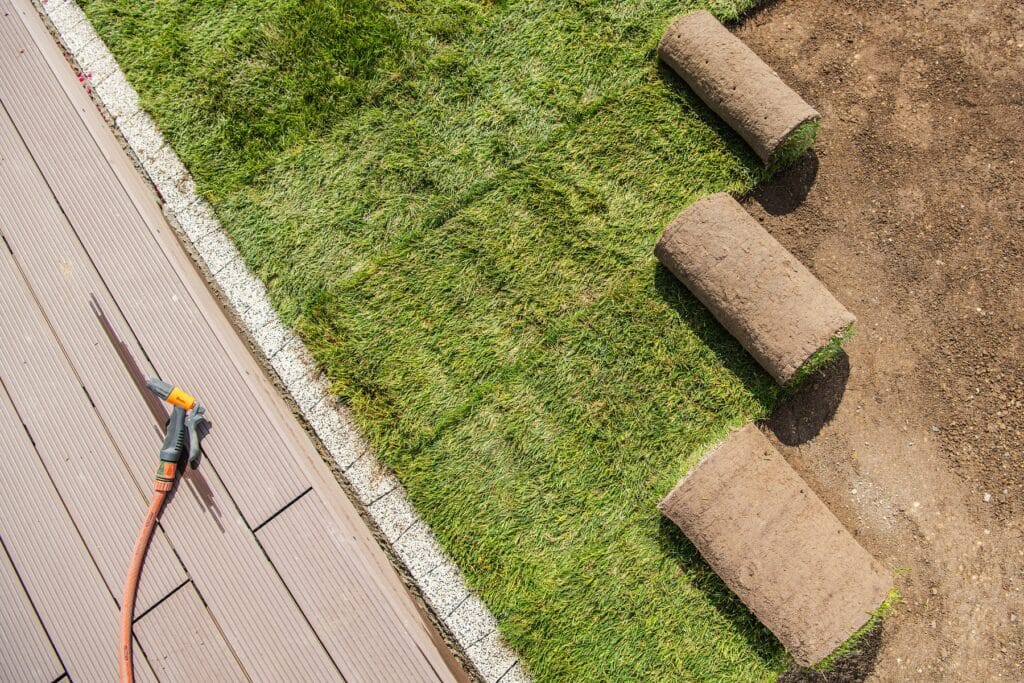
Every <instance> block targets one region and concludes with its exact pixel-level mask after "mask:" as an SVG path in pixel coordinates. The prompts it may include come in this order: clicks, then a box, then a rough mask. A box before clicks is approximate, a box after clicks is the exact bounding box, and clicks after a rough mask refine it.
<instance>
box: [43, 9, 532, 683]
mask: <svg viewBox="0 0 1024 683" xmlns="http://www.w3.org/2000/svg"><path fill="white" fill-rule="evenodd" d="M40 1H41V2H42V3H43V4H41V5H40V9H41V12H42V13H43V14H44V15H45V16H46V17H47V18H48V19H49V21H50V24H51V25H52V27H53V29H54V30H55V32H56V34H57V35H58V37H59V38H60V41H61V42H62V43H63V46H64V48H65V50H66V51H67V52H68V53H70V54H71V55H72V56H73V57H74V58H75V60H76V62H77V63H78V66H79V68H80V69H81V74H80V80H81V81H82V85H83V87H85V88H86V89H87V90H89V91H90V92H93V93H94V94H95V95H96V97H97V98H98V99H99V100H100V101H101V102H102V104H103V106H104V107H105V108H106V111H107V113H108V114H109V115H110V117H111V118H112V119H113V121H114V125H115V126H116V127H117V129H118V130H119V131H120V133H121V135H122V136H123V137H124V139H125V141H126V142H127V144H128V146H129V148H130V149H131V151H132V152H133V154H134V155H135V157H136V158H137V160H138V161H139V163H140V164H141V166H142V168H143V169H144V170H145V172H146V173H147V174H148V175H149V177H150V180H151V181H152V183H153V185H154V186H155V187H156V190H157V192H158V193H159V195H160V197H161V199H162V202H163V206H164V212H165V213H166V214H167V215H168V217H169V218H171V219H172V220H171V223H172V225H175V227H176V228H177V229H178V230H179V233H180V234H181V237H182V238H183V239H184V240H185V241H186V242H187V243H188V244H190V245H191V246H192V248H193V249H194V251H195V253H196V254H197V255H198V256H199V258H200V259H201V260H202V261H203V263H204V265H205V266H206V268H207V269H208V271H209V272H210V274H211V275H212V276H213V280H214V282H216V284H217V286H218V287H219V288H220V290H221V292H222V293H223V297H224V300H225V303H226V304H227V305H228V306H230V308H231V309H232V311H233V312H234V314H235V315H236V316H237V318H238V319H239V320H240V321H241V322H242V324H244V325H245V327H246V331H247V332H248V334H249V336H250V338H251V339H252V341H253V342H254V343H255V345H256V346H257V348H258V349H259V351H260V352H261V353H262V354H263V356H264V358H265V360H266V361H267V362H268V363H269V365H270V366H271V367H272V368H273V369H274V371H275V372H276V373H277V375H278V376H279V377H280V379H281V382H282V383H283V385H284V386H285V388H286V389H287V391H288V393H289V394H290V395H291V397H292V399H293V400H294V401H295V404H296V405H297V406H298V408H299V411H300V412H301V413H302V416H303V418H304V419H305V420H306V422H307V423H308V425H309V426H310V427H311V428H312V430H313V432H314V433H315V434H316V436H317V437H318V438H319V439H320V441H321V443H322V444H323V446H324V448H325V449H326V450H327V451H328V452H329V453H330V455H331V457H332V458H333V460H334V463H335V465H336V466H337V469H338V470H339V471H340V472H341V473H342V476H343V477H344V478H345V480H346V482H347V483H348V485H349V486H350V487H351V488H352V490H353V491H354V492H355V494H356V496H357V497H358V499H359V502H360V503H361V504H362V505H363V506H364V509H365V510H366V512H367V513H368V515H369V517H370V518H371V519H372V520H373V521H374V523H375V524H376V525H377V527H378V529H379V530H380V532H381V534H382V535H383V537H384V538H386V539H387V542H388V543H389V544H390V546H391V549H392V551H393V552H392V554H393V556H395V557H397V558H398V559H399V560H400V561H401V562H402V564H403V565H404V569H405V571H406V573H407V574H408V575H409V576H411V577H412V579H413V580H414V581H415V583H416V585H417V586H418V587H419V590H420V592H421V593H422V595H423V597H424V598H425V600H426V602H427V603H428V604H429V606H430V608H431V609H432V610H433V612H434V615H435V616H436V618H437V619H438V621H439V622H440V623H441V624H443V626H444V627H445V628H446V629H447V630H448V631H449V633H450V634H451V635H452V637H453V638H454V640H455V641H456V642H457V643H458V644H459V646H460V647H461V648H462V650H463V652H464V653H465V655H466V657H467V658H468V659H469V660H470V661H471V662H472V664H473V666H475V667H476V669H477V672H478V673H479V674H480V675H481V677H482V678H483V680H485V681H487V682H488V683H519V682H526V681H530V680H531V679H530V676H529V674H528V673H527V672H526V669H525V668H524V666H523V665H522V663H521V662H519V661H518V658H517V656H516V654H515V653H514V652H513V650H512V649H511V647H509V645H508V644H507V643H506V642H505V641H504V639H503V638H502V637H501V634H500V633H499V631H498V624H497V621H496V620H495V618H494V616H493V615H492V614H491V613H490V610H488V609H487V607H486V605H484V603H483V602H482V601H481V600H480V599H479V597H477V596H476V595H474V594H473V593H472V592H471V591H470V590H469V589H468V587H467V586H466V583H465V580H464V578H463V576H462V572H461V571H460V570H459V568H458V566H456V565H455V563H454V562H453V561H452V560H451V558H450V557H448V555H447V554H446V553H445V552H444V550H443V549H442V548H441V546H440V544H439V543H438V542H437V539H436V538H435V537H434V534H433V532H432V531H431V530H430V527H429V526H428V525H427V523H426V522H425V521H423V519H422V518H421V517H420V516H419V514H418V513H417V512H416V510H415V509H414V508H413V506H412V503H411V502H410V501H409V498H408V496H407V494H406V492H405V490H404V489H403V488H402V486H401V484H400V483H399V482H398V480H397V478H396V477H395V476H394V475H393V474H392V473H391V472H390V471H389V470H388V468H387V467H386V466H385V465H384V464H383V463H382V462H381V461H380V460H379V459H378V458H377V456H376V455H375V454H374V453H373V452H372V450H371V449H370V447H369V446H368V444H367V443H366V442H365V441H364V440H363V439H362V437H361V436H360V435H359V433H358V431H357V429H356V426H355V423H354V422H353V420H352V417H351V415H350V414H349V413H348V411H347V409H345V408H344V407H342V406H339V405H336V404H335V403H334V402H333V401H332V400H331V399H330V393H329V391H328V386H327V383H326V382H325V381H324V379H323V377H322V376H321V374H320V372H319V371H318V370H317V368H316V365H315V363H314V362H313V359H312V357H311V356H310V354H309V352H308V351H307V350H306V348H305V345H304V344H303V343H302V341H301V340H299V339H298V338H297V337H296V336H295V335H294V334H292V333H291V331H290V330H288V328H287V327H285V325H284V324H283V323H282V322H281V320H280V319H279V318H278V316H277V313H276V312H275V311H274V309H273V306H272V305H271V303H270V299H269V298H268V297H267V291H266V288H265V287H264V285H263V283H262V282H260V281H259V279H257V278H256V277H255V276H254V275H253V274H252V273H251V272H250V271H249V269H248V268H247V267H246V265H245V263H244V261H243V260H242V257H241V255H240V254H239V252H238V250H237V248H236V247H235V245H234V242H232V241H231V238H230V237H228V236H227V234H226V233H225V232H224V230H223V228H222V227H221V225H220V223H219V222H218V221H217V218H216V216H215V215H214V213H213V210H212V208H211V207H210V206H209V204H207V202H206V201H205V200H204V199H203V198H201V197H200V196H199V195H198V194H196V192H195V183H194V181H193V180H192V176H191V175H190V174H189V172H188V170H187V169H186V168H185V166H184V165H183V164H182V163H181V160H179V159H178V156H177V154H175V152H174V150H173V149H171V148H170V146H169V145H168V144H167V143H166V142H165V141H164V138H163V135H162V134H161V133H160V131H159V130H158V129H157V128H156V125H155V124H154V123H153V121H152V119H151V118H150V117H149V115H148V114H146V112H145V111H143V110H142V109H141V108H140V106H139V97H138V94H137V93H136V92H135V89H134V88H133V87H132V86H131V84H130V83H129V82H128V80H127V78H125V75H124V73H123V72H122V71H121V69H120V67H119V66H118V64H117V61H116V60H115V59H114V57H113V55H112V54H111V52H110V50H109V49H108V48H107V46H106V44H105V43H104V42H103V40H102V39H101V38H100V37H99V35H98V34H97V33H96V31H95V30H94V29H93V27H92V24H91V23H90V22H89V20H88V19H87V18H86V16H85V13H84V12H83V11H82V9H81V8H80V7H79V6H78V4H77V3H76V2H75V1H74V0H52V1H50V2H46V1H45V0H40Z"/></svg>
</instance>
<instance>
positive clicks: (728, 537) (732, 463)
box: [658, 424, 892, 666]
mask: <svg viewBox="0 0 1024 683" xmlns="http://www.w3.org/2000/svg"><path fill="white" fill-rule="evenodd" d="M658 507H659V509H660V510H661V512H662V513H663V514H664V515H665V516H666V517H668V518H669V519H671V520H672V521H673V522H675V523H676V524H677V525H678V526H679V528H681V529H682V530H683V532H684V533H685V534H686V536H687V537H688V538H689V539H690V541H691V542H692V543H693V544H694V546H696V548H697V550H698V551H699V552H700V554H701V556H702V557H703V558H704V560H705V561H706V562H707V563H708V564H709V565H710V566H711V568H712V569H714V570H715V572H716V573H717V574H718V576H719V577H721V579H722V581H724V582H725V585H726V586H728V587H729V589H730V590H732V591H733V592H734V593H736V595H737V596H738V597H739V598H740V600H742V601H743V604H745V605H746V606H747V607H748V608H749V609H750V611H751V612H753V613H754V614H755V615H756V616H757V618H758V619H760V620H761V623H763V624H764V625H765V626H767V627H768V628H769V629H770V630H771V632H772V633H774V634H775V636H776V637H777V638H778V639H779V641H780V642H781V643H782V644H783V645H784V646H785V647H786V649H787V650H789V652H790V653H791V654H792V655H793V657H794V658H795V659H796V661H797V662H798V663H800V664H801V665H803V666H810V665H813V664H816V663H818V662H819V661H821V660H822V659H824V658H825V657H827V656H828V655H829V654H831V653H832V652H834V651H835V650H836V649H837V648H838V647H839V646H840V645H842V644H843V643H844V642H846V641H847V639H849V638H850V637H851V636H852V635H853V634H854V633H855V632H856V631H857V630H858V629H859V628H860V627H862V626H863V625H864V624H866V623H867V622H868V620H869V619H870V618H871V615H872V613H873V612H874V611H875V610H877V609H878V608H879V606H880V605H881V604H882V602H883V601H884V600H885V598H886V597H887V595H888V594H889V590H890V588H891V586H892V575H891V574H890V573H889V572H888V571H887V570H886V569H885V568H883V567H882V566H881V564H879V563H878V562H877V561H876V560H875V559H874V558H873V557H872V556H871V555H870V554H869V553H868V552H867V551H866V550H864V549H863V548H862V547H861V546H860V544H858V543H857V541H856V540H855V539H854V538H853V536H852V535H851V534H850V533H849V532H848V531H847V530H846V529H845V528H844V527H843V525H842V524H841V523H840V521H839V520H838V519H836V517H835V515H833V514H832V512H831V511H829V509H828V508H827V507H826V506H825V504H824V503H822V502H821V500H820V499H819V498H818V497H817V496H816V495H815V494H814V492H813V491H812V490H811V489H810V487H808V486H807V484H806V483H805V482H804V480H803V479H801V478H800V475H798V474H797V473H796V471H795V470H793V468H792V467H790V466H789V464H788V463H787V462H786V461H785V459H783V457H782V456H781V455H780V454H779V452H778V451H777V450H775V448H773V447H772V445H771V443H769V441H768V439H766V438H765V436H764V435H763V434H762V433H761V432H760V431H759V430H758V429H757V427H755V426H754V425H753V424H748V425H746V426H745V427H743V428H741V429H738V430H736V431H734V432H733V433H732V434H730V435H729V437H728V438H727V439H726V440H725V441H724V442H723V443H722V444H721V445H719V446H718V447H717V448H716V449H714V450H713V451H711V452H710V453H709V454H708V455H707V456H705V458H704V459H703V460H702V461H701V462H700V463H699V464H698V465H697V466H696V467H694V468H693V470H691V471H690V473H689V474H688V475H687V476H686V477H685V478H683V480H682V481H681V482H680V483H679V484H678V485H677V486H676V487H675V488H674V489H673V490H672V491H671V492H670V493H669V494H668V495H667V496H666V497H665V498H664V499H663V500H662V501H661V503H660V504H659V505H658Z"/></svg>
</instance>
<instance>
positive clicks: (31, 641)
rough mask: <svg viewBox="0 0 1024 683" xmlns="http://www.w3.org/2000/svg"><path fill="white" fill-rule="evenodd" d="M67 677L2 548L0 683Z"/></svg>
mask: <svg viewBox="0 0 1024 683" xmlns="http://www.w3.org/2000/svg"><path fill="white" fill-rule="evenodd" d="M2 540H3V539H0V541H2ZM63 675H64V665H63V664H61V663H60V659H59V658H58V657H57V653H56V652H54V651H53V646H52V645H51V644H50V638H49V636H47V635H46V630H45V629H44V628H43V624H42V622H40V621H39V617H38V616H37V615H36V612H35V608H34V607H32V603H31V602H30V601H29V599H28V594H27V593H25V589H24V587H23V586H22V585H21V579H19V578H18V573H17V572H16V571H15V570H14V565H12V564H11V560H10V558H9V557H7V553H6V552H5V551H4V549H3V548H0V681H4V682H5V683H7V682H8V681H9V682H10V683H21V681H25V680H31V681H54V680H57V679H58V678H60V677H61V676H63Z"/></svg>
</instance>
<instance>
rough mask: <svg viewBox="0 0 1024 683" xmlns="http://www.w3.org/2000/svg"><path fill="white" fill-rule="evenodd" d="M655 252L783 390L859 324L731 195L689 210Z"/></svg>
mask: <svg viewBox="0 0 1024 683" xmlns="http://www.w3.org/2000/svg"><path fill="white" fill-rule="evenodd" d="M654 253H655V255H656V256H657V257H658V260H660V261H661V262H662V264H664V265H665V267H666V268H668V269H669V270H670V271H672V273H673V274H674V275H675V276H676V277H677V278H679V280H680V281H682V283H683V284H685V285H686V286H687V287H688V288H689V289H690V291H691V292H693V294H694V296H696V297H697V298H698V299H699V300H700V301H701V303H703V304H704V305H705V306H706V307H707V308H708V309H709V310H710V311H711V313H712V314H713V315H714V316H715V318H716V319H717V320H718V321H719V322H720V323H721V324H722V326H724V327H725V328H726V329H727V330H729V332H730V333H731V334H732V335H733V336H734V337H736V339H737V340H739V342H740V344H742V345H743V348H745V349H746V350H747V352H748V353H750V355H752V356H753V357H754V358H755V359H756V360H757V362H758V363H760V364H761V366H762V367H763V368H764V369H765V370H767V371H768V373H769V374H770V375H771V376H772V377H773V378H774V379H775V381H776V382H778V383H779V384H786V382H788V381H789V380H790V379H791V378H793V376H794V375H795V374H796V373H797V371H799V370H800V368H801V367H802V366H803V365H804V364H805V363H806V362H807V361H808V360H809V359H810V358H811V356H813V355H814V354H815V352H817V351H818V350H820V349H822V348H824V347H826V346H828V345H829V344H830V343H832V341H833V340H834V339H837V338H840V337H842V335H843V334H844V333H845V332H846V331H847V330H848V329H849V328H850V326H852V325H853V323H854V322H855V321H856V318H855V317H854V315H853V314H852V313H850V312H849V311H848V310H846V308H845V307H844V306H843V305H842V304H841V303H839V301H837V300H836V298H835V297H834V296H832V294H831V293H830V292H829V291H828V290H827V289H826V288H825V286H824V285H823V284H821V282H820V281H819V280H818V278H816V277H815V276H814V274H813V273H811V271H809V270H807V268H806V267H804V265H803V264H802V263H800V262H799V261H798V260H797V259H796V257H795V256H793V255H792V254H790V253H789V252H788V251H787V250H786V248H785V247H783V246H782V245H781V244H779V242H778V241H777V240H776V239H775V238H774V237H772V236H771V235H770V234H768V232H767V231H766V230H765V229H764V228H763V227H762V226H761V224H760V223H758V222H757V221H756V220H754V218H752V217H751V216H750V214H748V213H747V212H746V210H744V208H743V207H742V206H740V204H739V202H737V201H736V200H735V199H733V198H732V197H731V196H730V195H728V194H725V193H717V194H713V195H710V196H708V197H704V198H702V199H700V200H698V201H697V202H695V203H694V204H692V205H691V206H689V207H688V208H687V209H685V210H684V211H683V212H682V213H680V214H679V215H678V216H677V217H676V218H675V220H673V221H672V222H671V223H669V225H668V227H666V228H665V231H664V232H663V233H662V235H661V238H660V239H659V240H658V243H657V245H656V246H655V248H654Z"/></svg>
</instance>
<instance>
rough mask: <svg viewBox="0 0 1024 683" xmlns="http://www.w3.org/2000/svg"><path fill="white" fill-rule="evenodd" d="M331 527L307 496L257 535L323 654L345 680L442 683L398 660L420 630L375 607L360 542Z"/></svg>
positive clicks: (422, 666) (427, 670) (415, 662)
mask: <svg viewBox="0 0 1024 683" xmlns="http://www.w3.org/2000/svg"><path fill="white" fill-rule="evenodd" d="M328 520H329V515H328V514H327V512H326V510H325V509H324V506H323V503H322V502H321V501H320V498H319V496H318V495H317V494H316V493H315V492H311V493H309V494H307V495H305V496H303V497H302V498H301V499H300V500H298V501H296V502H295V503H294V504H293V505H291V506H289V507H288V508H287V509H286V510H284V511H283V512H281V514H279V515H277V516H276V517H274V518H273V519H272V520H270V521H269V522H267V524H266V525H265V526H264V527H262V528H261V529H260V530H259V532H258V533H257V536H259V539H260V541H261V542H262V543H263V547H264V548H265V549H266V551H267V554H268V556H269V557H270V559H271V560H272V561H273V562H274V566H276V567H277V570H278V571H279V572H280V573H281V576H282V578H283V579H284V581H285V583H286V584H287V585H288V587H289V588H290V589H291V591H292V594H293V595H294V596H295V599H296V600H297V601H298V603H299V605H300V606H301V607H302V610H303V612H305V614H306V616H307V617H308V618H309V621H310V623H311V624H312V625H313V628H314V629H315V630H316V632H317V634H318V635H319V636H320V638H321V639H322V640H323V641H324V644H325V645H326V646H327V649H328V650H329V651H330V652H332V653H335V654H336V661H338V666H339V668H340V669H341V672H342V674H343V675H344V676H345V680H348V681H365V680H390V681H396V682H399V681H419V680H439V678H440V677H439V673H438V671H435V669H434V668H433V666H431V662H429V661H428V660H427V659H426V658H423V659H412V658H407V657H403V656H402V653H404V652H408V651H410V650H415V649H416V647H417V645H416V640H415V638H414V637H413V635H412V633H415V631H416V630H417V629H422V624H418V623H415V621H412V622H407V621H405V620H403V618H402V615H401V614H400V613H399V612H398V611H397V610H395V609H393V608H392V607H391V605H390V604H388V603H386V602H385V603H383V604H381V603H380V602H379V599H378V598H377V595H379V594H380V593H381V592H382V591H381V589H380V588H378V586H377V584H378V581H377V580H376V578H375V576H374V574H373V570H374V569H375V568H374V567H372V566H368V564H367V562H366V559H365V557H363V556H362V554H361V552H360V548H359V545H358V541H356V540H355V539H353V538H352V537H351V536H347V535H346V534H344V533H342V531H341V530H340V529H339V528H338V527H336V526H333V527H332V526H331V525H329V524H328V523H327V521H328ZM405 616H406V617H407V618H408V617H412V618H413V619H415V617H414V616H413V615H411V614H408V613H407V614H406V615H405ZM410 630H411V632H412V633H410ZM438 665H439V666H441V667H443V666H444V664H443V663H442V662H438ZM441 673H446V672H444V671H442V672H441ZM446 680H447V679H446Z"/></svg>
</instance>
